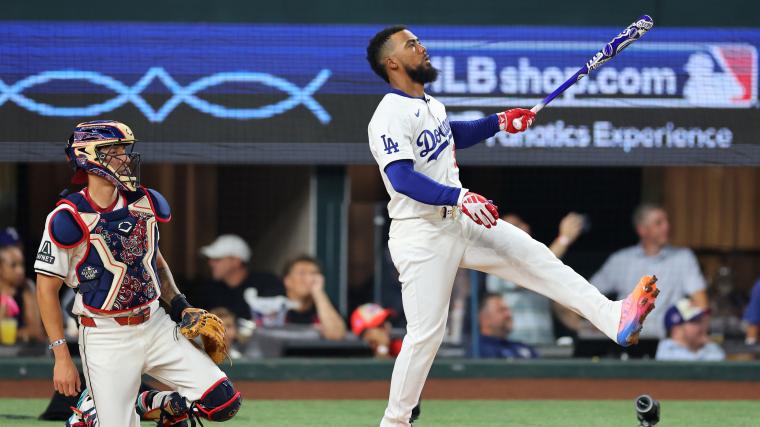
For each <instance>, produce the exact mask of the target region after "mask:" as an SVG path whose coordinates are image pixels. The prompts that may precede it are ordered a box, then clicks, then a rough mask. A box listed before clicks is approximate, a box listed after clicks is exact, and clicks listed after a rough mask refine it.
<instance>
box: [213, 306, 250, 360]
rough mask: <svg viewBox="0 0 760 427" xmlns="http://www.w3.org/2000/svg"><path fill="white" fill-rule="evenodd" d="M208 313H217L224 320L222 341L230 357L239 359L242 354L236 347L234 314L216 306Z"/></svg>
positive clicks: (236, 335) (236, 334)
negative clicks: (225, 344)
mask: <svg viewBox="0 0 760 427" xmlns="http://www.w3.org/2000/svg"><path fill="white" fill-rule="evenodd" d="M209 313H211V314H215V315H217V317H219V318H220V319H221V320H222V322H224V332H225V333H224V342H225V343H227V351H228V355H229V357H230V359H232V360H235V359H240V358H241V357H243V355H242V354H241V353H240V351H238V349H237V340H238V328H237V319H236V318H235V315H234V314H233V313H232V312H231V311H229V310H227V309H226V308H224V307H216V308H212V309H211V310H209Z"/></svg>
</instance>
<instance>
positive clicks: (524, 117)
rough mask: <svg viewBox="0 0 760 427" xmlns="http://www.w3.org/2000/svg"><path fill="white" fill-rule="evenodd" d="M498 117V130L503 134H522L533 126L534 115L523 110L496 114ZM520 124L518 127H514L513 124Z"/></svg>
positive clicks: (517, 109)
mask: <svg viewBox="0 0 760 427" xmlns="http://www.w3.org/2000/svg"><path fill="white" fill-rule="evenodd" d="M496 115H497V116H498V117H499V129H501V130H503V131H504V132H509V133H518V132H524V131H525V130H526V129H528V128H529V127H530V125H532V124H533V120H534V119H535V118H536V113H534V112H532V111H530V110H526V109H524V108H513V109H511V110H507V111H502V112H501V113H497V114H496ZM515 120H517V123H522V125H521V126H520V127H515V125H514V123H515Z"/></svg>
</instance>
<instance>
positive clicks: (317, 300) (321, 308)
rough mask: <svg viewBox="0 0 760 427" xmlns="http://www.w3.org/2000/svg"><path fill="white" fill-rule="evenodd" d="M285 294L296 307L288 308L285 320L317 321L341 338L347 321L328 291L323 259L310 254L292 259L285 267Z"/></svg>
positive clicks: (331, 335)
mask: <svg viewBox="0 0 760 427" xmlns="http://www.w3.org/2000/svg"><path fill="white" fill-rule="evenodd" d="M282 281H283V283H284V284H285V295H286V296H287V297H288V299H289V300H290V301H291V303H293V305H294V307H293V308H291V309H290V310H288V312H287V315H286V319H285V322H286V323H290V324H306V325H309V324H313V325H315V326H316V327H317V329H319V331H320V333H321V334H322V336H323V337H324V338H326V339H328V340H341V339H343V337H344V336H345V335H346V325H345V324H344V323H343V319H342V318H341V317H340V314H338V312H337V311H336V310H335V307H333V305H332V302H330V297H328V296H327V293H326V292H325V276H323V275H322V269H321V267H320V265H319V261H317V260H316V259H315V258H313V257H310V256H308V255H302V256H299V257H297V258H294V259H292V260H290V261H289V262H288V263H287V264H286V265H285V268H284V271H283V278H282Z"/></svg>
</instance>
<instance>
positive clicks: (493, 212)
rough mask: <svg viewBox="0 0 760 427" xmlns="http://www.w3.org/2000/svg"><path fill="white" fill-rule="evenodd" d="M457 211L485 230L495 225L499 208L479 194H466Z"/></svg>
mask: <svg viewBox="0 0 760 427" xmlns="http://www.w3.org/2000/svg"><path fill="white" fill-rule="evenodd" d="M459 209H460V210H461V211H462V213H464V214H465V215H467V216H469V217H470V219H472V220H473V221H475V223H476V224H480V225H482V226H484V227H485V228H491V227H493V226H495V225H496V221H497V220H498V219H499V208H498V207H497V206H496V205H494V204H493V202H491V201H490V200H487V199H486V198H485V197H483V196H481V195H480V194H476V193H471V192H469V191H468V192H467V193H465V195H464V197H463V198H462V201H461V202H460V203H459Z"/></svg>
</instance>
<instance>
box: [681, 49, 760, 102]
mask: <svg viewBox="0 0 760 427" xmlns="http://www.w3.org/2000/svg"><path fill="white" fill-rule="evenodd" d="M706 47H707V49H706V50H705V51H697V52H694V53H692V54H691V55H690V56H689V59H688V60H687V62H686V65H684V71H686V74H687V80H686V83H685V85H684V88H683V96H684V98H685V99H686V100H687V102H688V103H689V104H691V105H693V106H696V107H708V108H747V107H751V106H753V105H754V104H755V101H756V99H757V78H758V67H757V50H756V49H755V47H754V46H751V45H746V44H715V45H707V46H706Z"/></svg>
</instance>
